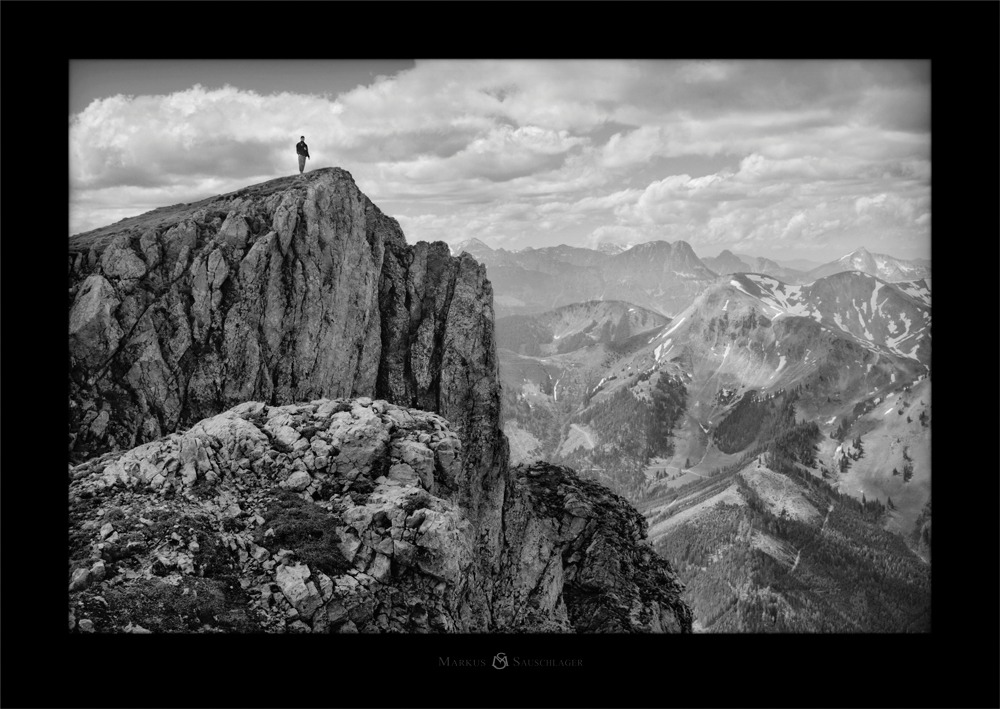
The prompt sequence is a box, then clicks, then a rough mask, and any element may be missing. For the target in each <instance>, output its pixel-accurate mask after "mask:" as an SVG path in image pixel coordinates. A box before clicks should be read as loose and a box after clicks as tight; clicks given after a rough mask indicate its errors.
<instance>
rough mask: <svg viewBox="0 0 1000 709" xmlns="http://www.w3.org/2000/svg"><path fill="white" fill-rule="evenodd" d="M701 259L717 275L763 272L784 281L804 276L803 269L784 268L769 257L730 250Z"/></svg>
mask: <svg viewBox="0 0 1000 709" xmlns="http://www.w3.org/2000/svg"><path fill="white" fill-rule="evenodd" d="M702 261H703V262H704V263H705V265H706V266H708V267H709V268H710V269H712V270H713V271H715V272H716V273H718V274H719V275H725V274H727V273H763V274H766V275H768V276H774V277H775V278H780V279H781V280H783V281H785V282H786V283H800V282H802V280H803V279H804V278H805V277H806V274H805V272H804V271H798V270H796V269H793V268H786V267H784V266H781V265H779V264H778V263H777V262H775V261H772V260H771V259H768V258H764V257H762V256H761V257H757V256H742V257H740V256H737V255H736V254H734V253H733V252H732V251H728V250H727V251H723V252H722V253H721V254H719V255H718V256H716V257H715V258H704V259H702Z"/></svg>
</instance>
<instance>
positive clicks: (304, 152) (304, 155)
mask: <svg viewBox="0 0 1000 709" xmlns="http://www.w3.org/2000/svg"><path fill="white" fill-rule="evenodd" d="M301 137H302V140H300V141H299V142H298V144H297V145H296V146H295V152H296V153H298V154H299V174H300V175H301V174H302V171H303V170H305V169H306V159H308V158H309V146H308V145H306V137H305V136H304V135H303V136H301Z"/></svg>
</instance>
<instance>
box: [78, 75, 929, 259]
mask: <svg viewBox="0 0 1000 709" xmlns="http://www.w3.org/2000/svg"><path fill="white" fill-rule="evenodd" d="M334 71H336V63H335V62H331V72H334ZM323 92H324V87H323V86H322V85H317V87H316V94H315V95H304V94H288V93H285V94H272V95H266V96H264V95H259V94H257V93H255V92H254V91H253V90H252V87H244V86H240V87H226V88H223V89H218V90H205V89H203V88H202V87H201V86H194V87H192V88H190V89H189V90H186V91H181V92H178V93H174V94H170V95H166V96H121V95H119V96H113V97H108V98H102V99H98V100H95V101H93V102H92V103H91V104H90V105H89V106H88V107H87V108H86V109H85V110H84V111H82V112H81V113H78V114H75V115H73V116H71V117H70V173H71V182H70V184H71V208H70V233H78V232H81V231H86V230H89V229H93V228H96V227H99V226H103V225H105V224H109V223H112V222H115V221H117V220H119V219H121V218H123V217H127V216H134V215H136V214H140V213H142V212H145V211H148V210H150V209H153V208H155V207H159V206H164V205H168V204H175V203H178V202H190V201H195V200H198V199H204V198H206V197H209V196H212V195H215V194H219V193H222V192H228V191H233V190H236V189H239V188H241V187H244V186H246V185H250V184H254V183H257V182H262V181H265V180H268V179H272V178H275V177H279V176H282V175H288V174H292V173H294V172H296V171H297V169H298V168H297V163H296V159H295V149H294V145H295V143H296V142H297V141H298V137H299V136H300V135H302V134H305V136H306V140H307V142H308V143H309V146H310V152H311V154H312V156H313V159H312V160H311V161H309V163H308V164H307V167H308V169H316V168H319V167H327V166H338V167H342V168H344V169H346V170H348V171H349V172H350V173H351V174H352V175H353V176H354V179H355V180H356V181H357V183H358V186H359V187H360V188H361V190H362V191H363V192H364V193H365V194H367V195H368V196H369V197H370V198H371V199H372V201H374V202H375V203H376V204H377V205H378V206H379V207H380V208H381V209H382V210H383V211H384V212H386V213H387V214H390V215H392V216H394V217H396V218H397V219H398V220H399V222H400V224H401V225H402V227H403V230H404V232H405V233H406V237H407V239H408V240H409V241H410V242H411V243H413V242H416V241H420V240H426V241H434V240H444V241H447V242H450V243H455V242H458V241H461V240H464V239H468V238H471V237H476V238H479V239H482V240H483V241H485V242H486V243H487V244H489V245H491V246H493V247H500V246H502V247H504V248H508V249H520V248H523V247H525V246H534V247H539V246H549V245H555V244H559V243H568V244H574V245H580V246H595V245H596V244H597V243H599V242H601V241H606V242H615V243H619V244H628V243H633V244H634V243H639V242H644V241H649V240H652V239H665V240H667V241H676V240H678V239H683V240H685V241H687V242H689V243H690V244H691V245H692V246H693V247H694V249H695V251H696V252H697V253H698V254H699V255H702V256H714V255H716V254H717V253H718V252H719V251H720V250H722V249H724V248H729V249H732V250H734V251H737V252H742V253H747V254H751V255H755V256H767V257H770V258H779V259H780V258H799V257H801V258H809V259H813V260H815V261H829V260H833V259H835V258H839V257H840V256H842V255H843V254H845V253H847V252H849V251H852V250H854V249H855V248H857V247H858V246H862V245H863V246H865V247H866V248H868V249H869V250H870V251H874V252H881V253H889V254H891V255H894V256H897V257H899V258H929V257H930V175H931V169H930V65H929V62H848V61H833V62H819V61H809V62H788V61H779V62H760V61H751V62H700V61H699V62H685V61H676V62H675V61H669V62H609V61H593V62H591V61H588V62H555V61H540V62H515V61H496V62H492V61H490V62H479V61H476V62H471V61H444V62H439V61H434V62H417V65H416V67H415V68H414V69H412V70H410V71H405V72H402V73H400V74H397V75H395V76H393V77H379V78H378V79H377V80H375V82H374V83H372V84H371V85H369V86H359V87H358V88H356V89H354V90H352V91H349V92H346V93H342V94H340V95H339V96H336V97H324V96H323Z"/></svg>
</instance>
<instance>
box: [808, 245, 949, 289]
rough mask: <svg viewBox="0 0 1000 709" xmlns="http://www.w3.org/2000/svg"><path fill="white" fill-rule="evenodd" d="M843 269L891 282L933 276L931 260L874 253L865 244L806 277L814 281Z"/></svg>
mask: <svg viewBox="0 0 1000 709" xmlns="http://www.w3.org/2000/svg"><path fill="white" fill-rule="evenodd" d="M843 271H861V272H862V273H868V274H870V275H872V276H878V277H879V278H881V279H882V280H884V281H889V282H890V283H895V282H898V281H916V280H920V279H922V278H930V277H931V267H930V262H929V261H924V260H921V261H920V262H917V261H903V260H902V259H897V258H893V257H892V256H886V255H885V254H873V253H871V252H869V251H868V250H867V249H866V248H865V247H863V246H862V247H861V248H860V249H858V250H857V251H853V252H851V253H849V254H847V255H846V256H844V257H842V258H839V259H837V260H836V261H831V262H830V263H827V264H824V265H822V266H820V267H819V268H815V269H813V270H812V271H809V272H808V273H807V274H806V277H807V278H808V279H809V280H810V281H812V280H816V279H817V278H823V277H824V276H832V275H833V274H834V273H841V272H843Z"/></svg>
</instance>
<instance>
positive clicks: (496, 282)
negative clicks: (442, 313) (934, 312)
mask: <svg viewBox="0 0 1000 709" xmlns="http://www.w3.org/2000/svg"><path fill="white" fill-rule="evenodd" d="M451 250H452V253H453V254H455V255H458V254H460V253H462V252H466V253H469V254H470V255H472V256H473V257H474V258H475V259H476V260H477V261H479V262H480V263H482V264H484V265H486V267H487V271H488V277H489V279H490V281H491V282H492V284H493V295H494V310H495V313H496V316H497V317H498V318H499V317H505V316H508V315H515V314H521V315H524V314H533V313H540V312H544V311H547V310H551V309H553V308H558V307H560V306H563V305H568V304H570V303H581V302H587V301H591V300H621V301H625V302H628V303H631V304H634V305H638V306H641V307H643V308H647V309H650V310H654V311H656V312H658V313H661V314H662V315H665V316H668V317H672V316H674V315H677V314H678V313H679V312H680V311H681V310H683V309H684V308H685V307H687V306H688V305H689V304H690V303H691V301H692V300H694V298H695V297H697V296H698V295H699V294H700V293H701V292H702V291H704V289H705V288H707V287H708V286H709V285H710V284H711V282H712V281H713V280H714V279H715V278H716V276H719V275H727V274H734V273H757V274H762V275H767V276H771V277H773V278H776V279H778V280H780V281H782V282H783V283H786V284H790V285H804V284H808V283H813V282H814V281H816V280H818V279H820V278H825V277H826V276H831V275H834V274H837V273H842V272H845V271H860V272H862V273H867V274H869V275H872V276H875V277H877V278H879V279H881V280H882V281H886V282H889V283H896V282H903V281H918V280H924V281H925V284H924V285H925V287H926V288H927V290H928V292H929V286H930V281H929V279H930V274H931V271H930V265H929V262H925V261H919V260H918V261H904V260H902V259H896V258H893V257H891V256H887V255H885V254H873V253H870V252H868V251H867V250H866V249H865V248H863V247H862V248H860V249H858V250H857V251H854V252H853V253H851V254H848V255H847V256H844V257H843V258H841V259H838V260H836V261H832V262H830V263H827V264H823V265H820V266H815V264H814V263H813V262H808V261H803V260H799V261H797V262H795V263H799V264H801V265H804V266H813V267H812V268H811V270H800V269H796V268H790V267H789V266H787V265H781V264H780V263H778V262H777V261H774V260H771V259H768V258H764V257H756V256H747V255H736V254H734V253H733V252H731V251H729V250H725V251H723V252H722V253H720V254H719V255H718V256H715V257H709V258H699V257H698V255H697V254H696V253H695V252H694V250H693V249H692V248H691V246H690V245H689V244H688V243H687V242H684V241H677V242H674V243H672V244H671V243H669V242H666V241H650V242H646V243H643V244H637V245H635V246H630V247H628V248H625V247H621V246H619V245H617V244H609V243H602V244H600V245H599V246H598V248H597V249H586V248H580V247H575V246H567V245H565V244H563V245H560V246H549V247H544V248H540V249H535V248H530V247H528V248H525V249H522V250H520V251H508V250H506V249H503V248H500V249H493V248H490V247H489V246H488V245H487V244H485V243H483V242H482V241H480V240H479V239H469V240H467V241H463V242H460V243H458V244H454V245H452V246H451Z"/></svg>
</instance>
